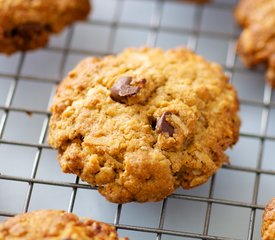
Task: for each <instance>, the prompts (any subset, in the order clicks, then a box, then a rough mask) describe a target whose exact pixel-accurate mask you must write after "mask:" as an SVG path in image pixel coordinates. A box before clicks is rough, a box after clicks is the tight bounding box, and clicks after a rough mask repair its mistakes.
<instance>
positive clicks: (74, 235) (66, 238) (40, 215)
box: [0, 210, 128, 240]
mask: <svg viewBox="0 0 275 240" xmlns="http://www.w3.org/2000/svg"><path fill="white" fill-rule="evenodd" d="M19 239H24V240H37V239H47V240H79V239H81V240H102V239H104V240H127V239H128V238H118V236H117V233H116V230H115V228H114V227H111V226H109V225H108V224H105V223H102V222H97V221H94V220H92V219H80V218H78V217H77V216H76V215H75V214H72V213H67V212H65V211H59V210H39V211H34V212H29V213H25V214H20V215H17V216H15V217H13V218H10V219H8V220H6V221H5V222H3V223H0V240H19Z"/></svg>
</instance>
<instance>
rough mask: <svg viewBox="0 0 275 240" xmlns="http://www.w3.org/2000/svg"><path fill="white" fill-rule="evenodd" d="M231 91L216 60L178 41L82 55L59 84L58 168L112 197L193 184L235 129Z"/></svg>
mask: <svg viewBox="0 0 275 240" xmlns="http://www.w3.org/2000/svg"><path fill="white" fill-rule="evenodd" d="M238 108H239V105H238V100H237V96H236V92H235V90H234V88H233V87H232V85H230V84H229V83H228V78H227V77H226V76H225V75H224V73H223V71H222V69H221V67H220V66H219V65H217V64H215V63H209V62H207V61H206V60H204V59H203V58H202V57H200V56H197V55H196V54H194V53H193V52H191V51H190V50H187V49H184V48H178V49H172V50H169V51H166V52H164V51H163V50H161V49H154V48H140V49H132V48H130V49H127V50H125V51H124V52H122V53H121V54H119V55H117V56H106V57H103V58H87V59H85V60H83V61H82V62H80V63H79V65H78V66H77V67H76V68H75V69H74V70H73V71H71V72H70V73H69V75H68V76H67V77H66V78H65V79H64V80H63V82H62V83H61V84H60V86H59V87H58V89H57V92H56V96H55V98H54V102H53V106H52V108H51V111H52V117H51V120H50V129H49V143H50V145H51V146H52V147H54V148H57V149H58V151H59V154H58V159H59V162H60V165H61V167H62V170H63V171H64V172H66V173H75V174H77V175H78V176H80V178H81V179H82V180H84V181H87V182H88V183H89V184H91V185H95V186H98V187H99V191H100V193H101V194H103V195H104V196H105V197H106V198H107V199H108V200H110V201H112V202H118V203H123V202H129V201H139V202H145V201H158V200H161V199H163V198H165V197H166V196H168V195H169V194H171V193H172V192H173V191H174V190H175V189H176V188H177V187H179V186H180V185H181V186H182V187H184V188H191V187H195V186H197V185H199V184H202V183H204V182H206V181H207V180H208V178H209V177H210V176H211V175H212V174H213V173H214V172H215V171H216V170H217V169H218V168H219V167H220V166H221V165H222V164H223V163H225V162H227V161H228V160H227V157H226V155H225V154H224V150H225V149H226V148H228V147H229V146H231V145H233V144H234V143H235V142H236V141H237V139H238V132H239V125H240V121H239V118H238V116H237V111H238Z"/></svg>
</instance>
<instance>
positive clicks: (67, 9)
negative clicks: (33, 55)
mask: <svg viewBox="0 0 275 240" xmlns="http://www.w3.org/2000/svg"><path fill="white" fill-rule="evenodd" d="M89 11H90V5H89V1H88V0H35V1H32V0H0V52H3V53H5V54H12V53H14V52H16V51H27V50H32V49H37V48H40V47H43V46H45V45H46V44H47V42H48V40H49V36H50V35H51V34H52V33H59V32H61V31H62V30H63V29H64V27H66V26H67V25H70V24H72V23H73V22H74V21H77V20H83V19H85V18H86V17H87V15H88V13H89Z"/></svg>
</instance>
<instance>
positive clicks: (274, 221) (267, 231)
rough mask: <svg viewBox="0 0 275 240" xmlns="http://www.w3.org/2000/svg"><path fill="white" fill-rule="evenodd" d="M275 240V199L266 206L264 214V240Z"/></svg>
mask: <svg viewBox="0 0 275 240" xmlns="http://www.w3.org/2000/svg"><path fill="white" fill-rule="evenodd" d="M274 239H275V198H273V199H272V200H271V201H270V202H269V203H268V204H267V206H266V208H265V210H264V213H263V223H262V240H274Z"/></svg>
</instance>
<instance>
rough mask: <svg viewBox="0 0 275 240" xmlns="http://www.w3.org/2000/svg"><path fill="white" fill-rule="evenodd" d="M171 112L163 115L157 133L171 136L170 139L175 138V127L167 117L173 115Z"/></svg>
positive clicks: (159, 120) (158, 122) (158, 123)
mask: <svg viewBox="0 0 275 240" xmlns="http://www.w3.org/2000/svg"><path fill="white" fill-rule="evenodd" d="M171 114H172V113H171V112H165V113H163V114H162V115H161V117H160V119H158V121H157V132H158V133H165V132H167V133H168V134H169V137H173V134H174V127H173V126H172V125H171V124H170V123H169V122H168V121H167V120H166V116H167V115H171Z"/></svg>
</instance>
